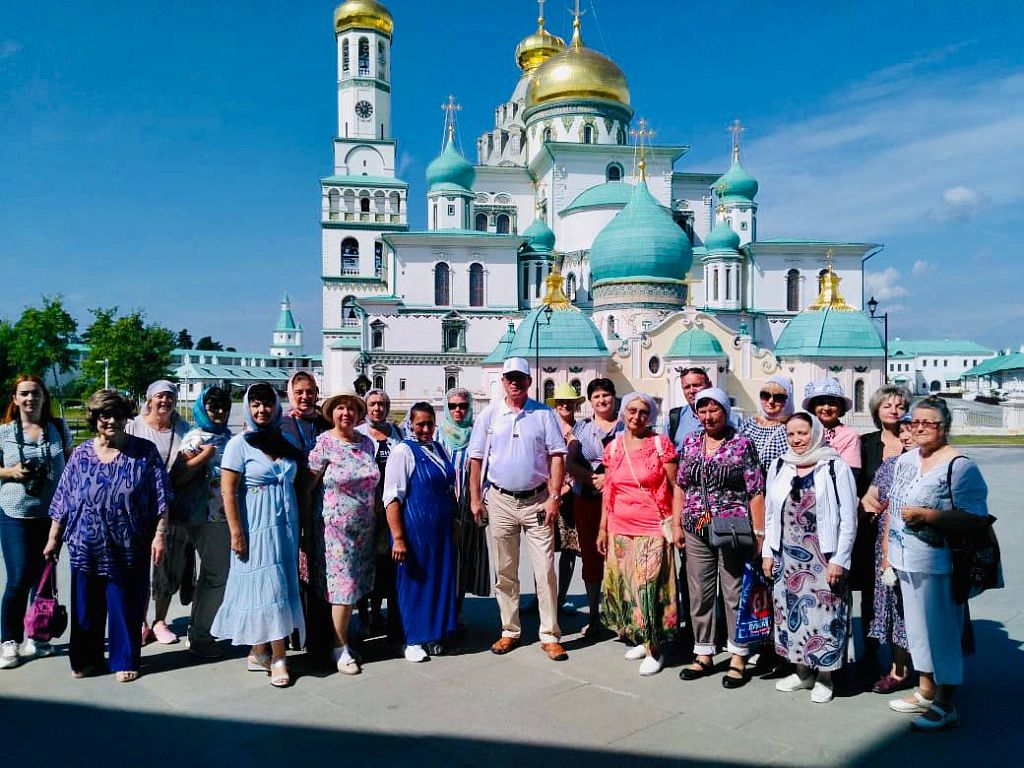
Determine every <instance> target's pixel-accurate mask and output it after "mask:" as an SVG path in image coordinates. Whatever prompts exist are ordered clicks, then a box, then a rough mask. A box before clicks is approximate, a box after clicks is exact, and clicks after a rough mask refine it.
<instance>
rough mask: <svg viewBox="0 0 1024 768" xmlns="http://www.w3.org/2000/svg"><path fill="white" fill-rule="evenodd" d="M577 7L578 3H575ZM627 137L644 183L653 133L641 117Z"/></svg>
mask: <svg viewBox="0 0 1024 768" xmlns="http://www.w3.org/2000/svg"><path fill="white" fill-rule="evenodd" d="M578 7H579V3H577V8H578ZM629 135H630V136H632V137H633V138H634V139H636V143H635V145H634V151H635V152H636V153H637V154H639V156H640V162H638V163H637V164H636V167H637V170H638V171H639V174H640V181H644V180H646V179H647V160H646V159H645V158H646V156H647V142H648V141H650V140H651V137H652V136H654V131H652V130H651V129H650V128H649V127H648V123H647V120H646V119H644V118H642V117H641V118H640V119H639V120H638V121H637V127H636V128H635V129H630V131H629Z"/></svg>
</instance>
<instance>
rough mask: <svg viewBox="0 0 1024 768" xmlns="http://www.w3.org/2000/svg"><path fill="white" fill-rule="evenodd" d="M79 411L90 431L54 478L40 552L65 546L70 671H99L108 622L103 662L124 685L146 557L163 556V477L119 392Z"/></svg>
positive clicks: (134, 668) (161, 462)
mask: <svg viewBox="0 0 1024 768" xmlns="http://www.w3.org/2000/svg"><path fill="white" fill-rule="evenodd" d="M85 408H86V413H87V416H86V420H87V421H88V423H89V426H90V427H91V428H92V429H93V431H95V432H96V437H95V438H93V439H92V440H87V441H86V442H84V443H82V444H81V445H80V446H78V448H76V449H75V452H74V453H73V454H72V455H71V458H70V459H69V460H68V465H67V468H66V469H65V470H64V474H63V475H61V478H60V482H59V483H57V490H56V491H55V493H54V495H53V501H52V502H51V503H50V519H51V520H52V523H51V524H50V537H49V541H47V543H46V548H45V549H44V550H43V555H44V556H45V557H56V556H57V554H58V552H60V548H61V544H62V543H66V544H67V545H68V552H69V553H70V557H71V601H70V602H71V645H70V648H69V653H68V655H69V658H70V661H71V671H72V674H73V675H74V676H75V677H87V676H89V675H93V674H97V673H99V672H101V671H103V669H104V667H105V665H104V662H103V635H104V631H103V630H104V625H108V626H109V630H110V633H109V634H110V636H109V638H107V644H108V646H107V647H108V651H109V656H110V669H112V670H113V671H114V672H115V673H116V674H117V679H118V681H119V682H123V683H127V682H131V681H132V680H135V679H136V678H138V676H139V664H140V656H141V653H142V636H141V635H140V634H139V627H140V626H141V625H142V620H143V618H144V617H145V614H146V603H147V601H148V600H149V569H150V562H151V561H152V563H153V564H155V565H159V564H160V559H161V557H162V556H163V554H164V542H165V537H166V535H167V511H168V499H169V497H170V481H169V479H168V477H167V470H166V468H165V463H166V460H165V458H164V457H163V456H161V455H160V453H158V451H157V448H156V446H155V445H153V443H151V442H149V441H148V440H142V439H141V438H137V437H133V436H131V435H129V434H127V433H126V432H125V422H126V421H127V420H128V419H129V418H131V415H132V404H131V403H130V402H129V401H128V400H127V398H125V397H124V396H123V395H121V394H120V393H118V392H117V391H115V390H112V389H101V390H99V391H98V392H96V393H95V394H93V395H92V396H91V397H90V398H89V400H88V401H87V402H86V404H85Z"/></svg>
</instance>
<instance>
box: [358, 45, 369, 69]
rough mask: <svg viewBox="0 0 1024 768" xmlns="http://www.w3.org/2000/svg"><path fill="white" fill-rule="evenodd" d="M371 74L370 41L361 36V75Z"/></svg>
mask: <svg viewBox="0 0 1024 768" xmlns="http://www.w3.org/2000/svg"><path fill="white" fill-rule="evenodd" d="M369 74H370V41H369V40H367V39H366V38H365V37H360V38H359V76H360V77H367V76H369Z"/></svg>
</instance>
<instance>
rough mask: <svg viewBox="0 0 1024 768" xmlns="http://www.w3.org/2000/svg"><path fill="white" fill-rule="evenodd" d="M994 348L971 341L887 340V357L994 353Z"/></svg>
mask: <svg viewBox="0 0 1024 768" xmlns="http://www.w3.org/2000/svg"><path fill="white" fill-rule="evenodd" d="M994 354H995V350H994V349H987V348H985V347H983V346H981V344H977V343H975V342H973V341H963V340H960V339H943V340H942V341H904V340H903V339H893V340H890V341H889V357H919V356H920V355H940V356H941V355H994Z"/></svg>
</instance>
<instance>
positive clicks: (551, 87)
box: [526, 18, 629, 107]
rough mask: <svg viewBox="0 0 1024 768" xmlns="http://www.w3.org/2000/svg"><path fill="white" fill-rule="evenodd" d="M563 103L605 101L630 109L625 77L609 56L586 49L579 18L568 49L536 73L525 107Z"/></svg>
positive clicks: (551, 58)
mask: <svg viewBox="0 0 1024 768" xmlns="http://www.w3.org/2000/svg"><path fill="white" fill-rule="evenodd" d="M563 99H606V100H608V101H615V102H618V103H619V104H621V105H623V106H624V107H628V106H629V86H628V84H627V83H626V76H625V75H624V74H622V70H621V69H619V67H618V65H617V64H616V63H615V62H614V61H612V60H611V59H609V58H608V57H607V56H604V55H602V54H600V53H598V52H597V51H593V50H591V49H590V48H586V47H584V45H583V38H582V36H581V35H580V20H579V19H578V18H577V19H576V20H575V21H574V22H573V35H572V42H571V43H570V44H569V48H568V49H567V50H565V51H563V52H562V53H559V54H556V55H554V56H551V57H550V58H549V59H547V61H545V62H544V63H543V64H541V65H540V67H538V69H537V71H536V72H534V74H533V81H532V82H531V83H530V90H529V92H528V93H527V96H526V106H527V107H536V106H538V105H540V104H546V103H548V102H552V101H561V100H563Z"/></svg>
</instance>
